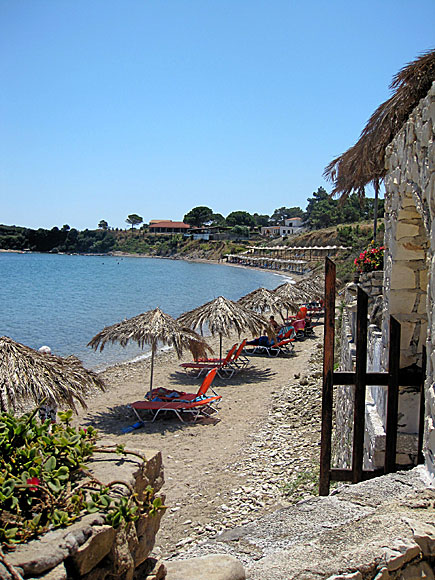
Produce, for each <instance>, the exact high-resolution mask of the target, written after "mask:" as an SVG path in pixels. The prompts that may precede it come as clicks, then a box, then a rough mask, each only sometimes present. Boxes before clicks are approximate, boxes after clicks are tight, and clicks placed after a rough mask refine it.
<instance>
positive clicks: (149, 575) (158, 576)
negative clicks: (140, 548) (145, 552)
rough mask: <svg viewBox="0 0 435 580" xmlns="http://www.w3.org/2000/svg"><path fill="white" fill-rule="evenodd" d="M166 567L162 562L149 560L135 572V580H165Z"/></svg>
mask: <svg viewBox="0 0 435 580" xmlns="http://www.w3.org/2000/svg"><path fill="white" fill-rule="evenodd" d="M165 578H166V566H165V564H164V563H163V562H162V560H158V559H156V558H147V559H146V560H145V562H144V563H143V564H141V565H140V566H138V567H137V568H136V570H135V572H134V579H135V580H145V579H146V580H165Z"/></svg>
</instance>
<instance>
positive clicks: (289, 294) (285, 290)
mask: <svg viewBox="0 0 435 580" xmlns="http://www.w3.org/2000/svg"><path fill="white" fill-rule="evenodd" d="M274 292H275V294H278V295H279V296H282V297H283V298H284V299H286V300H288V301H289V302H292V303H293V304H298V303H300V302H305V301H307V300H309V299H310V296H309V294H308V292H307V291H306V290H305V289H304V288H301V287H300V286H297V285H296V284H291V283H290V282H285V283H284V284H281V285H280V286H278V287H277V288H275V290H274Z"/></svg>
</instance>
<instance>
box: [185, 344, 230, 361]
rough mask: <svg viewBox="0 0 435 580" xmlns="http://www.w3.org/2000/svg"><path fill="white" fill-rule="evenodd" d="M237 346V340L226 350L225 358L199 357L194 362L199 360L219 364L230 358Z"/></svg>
mask: <svg viewBox="0 0 435 580" xmlns="http://www.w3.org/2000/svg"><path fill="white" fill-rule="evenodd" d="M236 348H237V342H236V343H235V344H233V346H232V347H231V348H230V350H229V351H228V352H227V354H226V356H225V358H199V359H197V360H196V361H195V362H199V363H211V364H220V363H223V362H225V361H227V362H228V361H229V360H230V358H231V357H232V355H233V353H234V351H235V350H236Z"/></svg>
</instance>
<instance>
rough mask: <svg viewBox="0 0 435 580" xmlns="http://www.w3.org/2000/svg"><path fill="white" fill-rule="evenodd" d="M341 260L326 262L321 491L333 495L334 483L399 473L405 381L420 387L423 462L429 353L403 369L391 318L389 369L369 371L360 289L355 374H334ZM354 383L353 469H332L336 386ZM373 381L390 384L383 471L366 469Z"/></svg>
mask: <svg viewBox="0 0 435 580" xmlns="http://www.w3.org/2000/svg"><path fill="white" fill-rule="evenodd" d="M335 295H336V277H335V264H334V262H332V261H331V260H330V259H329V258H326V260H325V334H324V352H323V391H322V432H321V450H320V482H319V495H328V493H329V486H330V482H331V481H351V482H352V483H358V482H360V481H363V480H366V479H370V478H372V477H376V476H378V475H383V474H385V473H391V472H393V471H396V447H397V419H398V402H399V385H408V386H418V387H420V424H419V433H418V463H423V461H424V460H423V452H422V448H423V422H424V379H425V376H426V353H425V351H424V352H423V368H422V369H420V370H419V371H418V372H410V371H409V370H407V369H400V368H399V361H400V324H399V322H398V321H397V320H396V319H395V318H393V317H392V316H391V317H390V341H389V359H388V367H389V368H388V370H387V371H385V372H375V373H368V372H367V315H368V296H367V294H366V293H365V292H364V291H363V290H362V289H361V288H360V287H358V295H357V324H356V364H355V372H334V341H335ZM336 385H354V386H355V399H354V412H353V449H352V468H351V469H335V468H331V442H332V412H333V395H334V386H336ZM369 385H384V386H386V387H387V388H388V390H387V417H386V442H385V462H384V466H383V468H381V469H378V470H364V469H363V460H364V430H365V396H366V387H367V386H369Z"/></svg>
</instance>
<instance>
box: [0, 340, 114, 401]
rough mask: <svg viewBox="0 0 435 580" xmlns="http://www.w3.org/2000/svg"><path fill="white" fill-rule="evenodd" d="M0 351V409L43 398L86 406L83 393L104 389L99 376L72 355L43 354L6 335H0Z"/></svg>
mask: <svg viewBox="0 0 435 580" xmlns="http://www.w3.org/2000/svg"><path fill="white" fill-rule="evenodd" d="M0 353H1V357H0V410H1V411H7V410H16V408H17V406H18V405H19V404H20V403H22V402H25V401H28V400H29V399H33V401H35V403H36V404H39V403H40V402H41V401H42V400H43V399H47V400H48V401H55V402H56V403H57V404H59V405H66V406H68V407H71V408H72V409H73V410H74V411H77V409H76V406H75V403H76V401H78V402H79V403H80V404H81V406H82V407H84V408H86V402H85V396H86V395H87V394H89V393H90V392H91V391H92V390H94V389H102V390H104V383H103V381H102V379H100V377H99V376H98V375H97V374H96V373H94V372H93V371H89V370H87V369H85V368H84V367H83V365H82V363H81V362H80V360H79V359H78V358H76V357H72V356H71V357H68V358H62V357H60V356H55V355H52V354H43V353H41V352H38V351H36V350H33V348H30V347H28V346H25V345H24V344H20V343H19V342H15V341H14V340H12V339H11V338H9V337H7V336H2V337H0Z"/></svg>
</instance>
